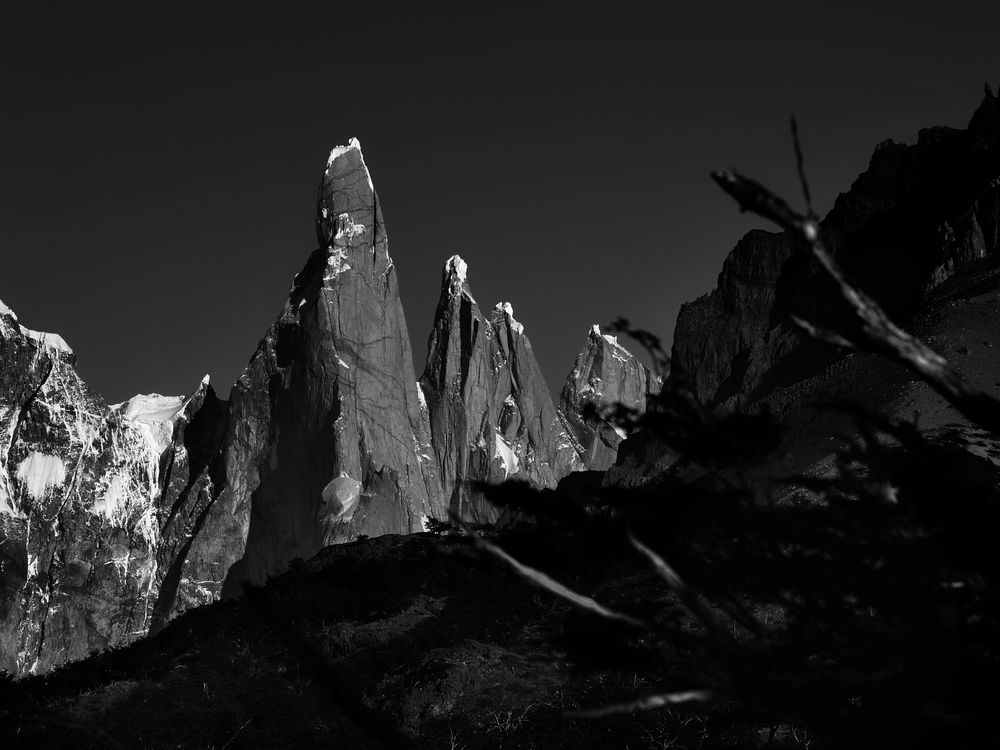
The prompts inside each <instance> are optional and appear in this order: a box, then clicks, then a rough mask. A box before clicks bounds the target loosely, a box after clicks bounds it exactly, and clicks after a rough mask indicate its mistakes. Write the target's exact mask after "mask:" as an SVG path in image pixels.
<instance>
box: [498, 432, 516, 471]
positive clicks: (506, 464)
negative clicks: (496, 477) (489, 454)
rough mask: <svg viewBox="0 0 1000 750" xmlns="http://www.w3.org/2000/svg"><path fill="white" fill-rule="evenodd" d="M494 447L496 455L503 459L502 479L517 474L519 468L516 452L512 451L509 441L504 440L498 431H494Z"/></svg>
mask: <svg viewBox="0 0 1000 750" xmlns="http://www.w3.org/2000/svg"><path fill="white" fill-rule="evenodd" d="M496 449H497V452H496V455H497V457H498V458H499V459H500V460H501V461H503V471H504V479H506V478H507V477H510V476H511V475H513V474H517V472H518V471H519V470H520V468H521V467H520V462H519V461H518V458H517V454H516V453H514V450H513V449H512V448H511V447H510V443H508V442H507V441H506V440H504V438H503V436H502V435H501V434H500V433H499V432H497V433H496Z"/></svg>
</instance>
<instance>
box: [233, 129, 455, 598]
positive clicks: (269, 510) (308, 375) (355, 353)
mask: <svg viewBox="0 0 1000 750" xmlns="http://www.w3.org/2000/svg"><path fill="white" fill-rule="evenodd" d="M316 234H317V237H318V240H319V243H320V247H319V249H317V250H316V251H315V252H313V253H312V255H311V256H310V257H309V259H308V260H307V261H306V263H305V266H304V267H303V269H302V270H301V271H300V272H299V273H298V275H297V276H296V277H295V279H294V281H293V283H292V287H291V289H290V290H289V294H288V299H287V301H286V303H285V306H284V308H283V309H282V311H281V313H280V315H279V316H278V319H277V321H276V322H275V323H274V325H272V326H271V327H270V328H269V329H268V330H267V332H266V333H265V334H264V338H263V340H262V341H261V343H260V345H259V346H258V348H257V351H256V353H255V354H254V355H253V357H252V358H251V360H250V364H249V365H248V366H247V368H246V370H245V371H244V373H243V375H242V376H241V377H240V378H239V380H238V381H237V382H236V384H235V386H234V388H233V392H232V397H231V408H230V416H229V423H230V425H231V429H230V433H229V437H228V443H227V447H226V452H225V469H226V477H227V487H226V489H225V491H224V492H223V497H222V504H223V505H224V506H226V507H228V508H231V509H232V513H231V514H230V515H231V516H232V517H239V516H240V515H241V514H243V517H245V518H247V519H248V521H249V526H248V528H247V536H246V539H247V544H246V551H245V555H244V557H243V559H242V560H241V562H240V563H239V564H238V565H237V566H236V567H235V568H234V569H233V570H232V572H231V575H230V581H229V590H230V591H232V592H233V593H238V591H239V587H240V586H241V585H242V583H244V582H254V583H259V582H262V581H263V580H265V579H266V577H267V576H269V575H270V574H272V573H275V572H277V571H279V570H282V569H283V568H284V567H285V566H286V565H287V563H288V562H289V561H290V560H292V559H294V558H297V557H309V556H311V555H313V554H315V553H316V552H317V551H319V549H320V548H322V547H323V546H325V545H328V544H334V543H338V542H344V541H350V540H353V539H355V538H357V536H358V535H362V534H364V535H367V536H375V535H379V534H399V533H409V532H415V531H421V530H422V529H423V524H424V523H425V519H427V518H439V519H440V518H444V517H446V507H445V505H444V502H443V500H442V494H441V485H440V480H439V477H438V471H437V466H436V465H435V464H434V462H433V460H432V459H431V455H430V453H431V452H430V447H429V445H428V444H427V443H428V429H427V422H426V419H427V416H426V412H424V411H423V410H422V409H421V407H420V399H419V397H418V392H417V384H416V383H415V381H414V377H413V360H412V355H411V353H410V343H409V341H410V340H409V334H408V333H407V330H406V322H405V320H404V318H403V309H402V305H401V304H400V299H399V289H398V284H397V280H396V271H395V268H394V267H393V261H392V258H391V257H390V256H389V252H388V243H387V238H386V232H385V225H384V222H383V220H382V212H381V209H380V207H379V205H378V197H377V194H376V193H375V190H374V187H373V185H372V181H371V176H370V175H369V173H368V168H367V167H366V166H365V162H364V157H363V156H362V153H361V147H360V145H359V144H358V142H357V141H356V140H352V141H351V142H350V144H348V145H347V146H342V147H338V148H336V149H334V150H333V151H332V152H331V154H330V158H329V161H328V163H327V168H326V170H325V172H324V174H323V177H322V180H321V183H320V191H319V204H318V210H317V217H316Z"/></svg>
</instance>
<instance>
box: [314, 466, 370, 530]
mask: <svg viewBox="0 0 1000 750" xmlns="http://www.w3.org/2000/svg"><path fill="white" fill-rule="evenodd" d="M360 498H361V482H359V481H358V480H357V479H353V478H352V477H351V476H349V475H348V473H347V472H346V471H342V472H340V476H339V477H334V478H333V479H332V480H330V482H329V484H327V485H326V487H324V488H323V512H322V515H324V516H331V517H333V518H334V519H336V520H337V521H350V520H351V517H352V516H353V515H354V510H355V508H357V505H358V500H359V499H360Z"/></svg>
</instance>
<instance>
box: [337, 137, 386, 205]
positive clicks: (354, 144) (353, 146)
mask: <svg viewBox="0 0 1000 750" xmlns="http://www.w3.org/2000/svg"><path fill="white" fill-rule="evenodd" d="M348 151H357V152H358V156H359V157H361V167H362V168H363V169H364V170H365V177H367V178H368V187H369V188H371V191H372V192H373V193H374V192H375V185H374V184H372V176H371V173H370V172H369V171H368V165H367V164H365V155H364V154H363V153H362V152H361V141H359V140H358V139H357V138H351V140H349V141H348V142H347V145H346V146H336V147H335V148H334V149H333V150H332V151H330V156H329V157H328V158H327V160H326V173H327V174H329V173H330V169H331V168H332V167H333V163H334V162H335V161H337V159H339V158H340V157H341V156H343V155H344V154H346V153H347V152H348Z"/></svg>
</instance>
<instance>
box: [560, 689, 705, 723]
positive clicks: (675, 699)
mask: <svg viewBox="0 0 1000 750" xmlns="http://www.w3.org/2000/svg"><path fill="white" fill-rule="evenodd" d="M714 697H715V694H714V693H712V691H711V690H678V691H676V692H673V693H657V694H656V695H647V696H645V697H643V698H637V699H636V700H634V701H628V702H626V703H612V704H610V705H607V706H601V707H600V708H590V709H581V710H579V711H567V712H566V715H567V716H571V717H574V718H580V719H600V718H603V717H605V716H612V715H614V714H630V713H633V712H635V711H649V710H651V709H654V708H662V707H664V706H675V705H677V704H678V703H692V702H695V701H698V702H704V701H710V700H712V699H713V698H714Z"/></svg>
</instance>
